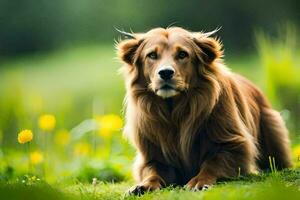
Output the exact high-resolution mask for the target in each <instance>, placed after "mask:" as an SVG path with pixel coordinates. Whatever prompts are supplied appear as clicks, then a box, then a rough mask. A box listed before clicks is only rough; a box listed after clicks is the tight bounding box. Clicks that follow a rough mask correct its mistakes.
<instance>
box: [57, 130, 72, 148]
mask: <svg viewBox="0 0 300 200" xmlns="http://www.w3.org/2000/svg"><path fill="white" fill-rule="evenodd" d="M70 139H71V135H70V133H69V131H67V130H65V129H63V130H59V131H57V132H56V134H55V138H54V141H55V143H56V144H59V145H62V146H63V145H66V144H68V143H69V142H70Z"/></svg>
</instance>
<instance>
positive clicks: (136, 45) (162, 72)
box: [117, 27, 222, 98]
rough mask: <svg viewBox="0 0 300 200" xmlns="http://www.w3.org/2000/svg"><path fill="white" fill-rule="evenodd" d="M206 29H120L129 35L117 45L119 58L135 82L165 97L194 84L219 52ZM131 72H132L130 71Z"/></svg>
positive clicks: (218, 47) (215, 42)
mask: <svg viewBox="0 0 300 200" xmlns="http://www.w3.org/2000/svg"><path fill="white" fill-rule="evenodd" d="M213 33H214V32H210V33H202V32H197V33H195V32H189V31H187V30H185V29H182V28H178V27H172V28H167V29H164V28H156V29H152V30H150V31H149V32H147V33H139V34H131V33H124V34H126V35H127V36H128V37H129V38H128V39H125V40H123V41H121V42H120V43H118V45H117V51H118V52H117V53H118V56H119V58H120V59H121V60H122V61H123V62H125V63H126V70H127V71H128V72H129V73H131V72H132V73H133V74H135V77H134V78H133V77H131V78H132V81H133V82H134V83H136V84H143V85H144V86H145V87H147V88H148V89H150V90H151V91H152V92H154V93H155V94H156V95H158V96H160V97H162V98H169V97H173V96H176V95H178V94H180V93H181V92H184V91H187V90H188V89H189V88H193V87H196V86H197V84H199V82H200V81H201V76H202V75H204V73H209V71H211V70H213V69H210V68H211V66H212V63H213V62H214V61H215V60H217V59H219V58H220V57H221V56H222V50H221V44H220V43H219V41H218V40H216V39H214V38H211V37H210V36H211V34H213ZM134 72H135V73H134Z"/></svg>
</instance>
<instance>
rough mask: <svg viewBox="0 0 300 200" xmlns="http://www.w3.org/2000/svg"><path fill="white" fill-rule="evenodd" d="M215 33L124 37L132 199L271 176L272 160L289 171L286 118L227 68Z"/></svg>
mask: <svg viewBox="0 0 300 200" xmlns="http://www.w3.org/2000/svg"><path fill="white" fill-rule="evenodd" d="M216 31H217V30H216ZM216 31H212V32H208V33H205V32H190V31H188V30H185V29H183V28H180V27H169V28H166V29H165V28H155V29H152V30H150V31H148V32H146V33H126V32H122V34H123V35H125V36H126V37H127V38H126V39H123V40H121V41H119V42H118V43H117V45H116V47H117V55H118V58H119V59H120V60H121V61H122V63H123V66H122V68H121V70H122V72H123V74H124V77H125V85H126V96H125V101H124V102H125V103H124V104H125V113H126V124H125V127H124V134H125V136H126V137H127V138H129V140H130V141H131V142H132V144H133V145H134V147H135V148H136V150H137V157H136V161H135V164H134V170H133V172H134V178H135V179H136V181H137V185H135V186H133V187H132V188H131V189H130V190H129V193H130V194H143V193H144V192H146V191H152V190H157V189H160V188H163V187H166V186H169V185H179V186H185V187H187V188H189V189H191V190H201V189H205V188H207V187H208V186H210V185H213V184H215V183H216V181H217V180H220V179H224V178H225V179H228V178H235V177H238V176H239V175H246V174H250V173H257V172H258V171H261V170H268V169H269V168H270V161H271V162H272V163H273V167H275V166H276V168H277V169H278V170H280V169H284V168H289V167H291V166H292V162H291V155H290V147H289V145H290V141H289V138H288V130H287V128H286V126H285V124H284V121H283V119H282V117H281V116H280V114H279V113H278V112H277V111H275V110H273V109H272V108H271V105H270V103H269V102H268V101H267V99H266V98H265V97H264V95H263V94H262V92H261V91H260V90H259V89H258V88H257V87H256V86H255V85H254V84H252V83H251V82H250V81H248V80H247V79H246V78H244V77H242V76H241V75H238V74H235V73H233V72H231V71H230V70H229V69H228V68H227V67H226V66H225V64H224V61H223V59H222V57H223V47H222V44H221V42H220V40H219V39H217V38H215V37H213V35H214V34H215V33H216ZM274 165H275V166H274Z"/></svg>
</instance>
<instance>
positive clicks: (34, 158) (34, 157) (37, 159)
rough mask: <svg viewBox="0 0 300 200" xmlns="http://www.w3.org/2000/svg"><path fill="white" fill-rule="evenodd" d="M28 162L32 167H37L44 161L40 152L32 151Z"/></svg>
mask: <svg viewBox="0 0 300 200" xmlns="http://www.w3.org/2000/svg"><path fill="white" fill-rule="evenodd" d="M29 158H30V162H31V163H32V164H34V165H38V164H40V163H41V162H43V160H44V156H43V154H42V152H40V151H34V152H31V153H30V156H29Z"/></svg>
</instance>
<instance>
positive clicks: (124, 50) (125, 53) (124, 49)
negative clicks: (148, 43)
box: [117, 39, 140, 65]
mask: <svg viewBox="0 0 300 200" xmlns="http://www.w3.org/2000/svg"><path fill="white" fill-rule="evenodd" d="M139 45H140V42H139V40H137V39H126V40H123V41H121V42H119V43H118V44H117V55H118V57H119V58H120V59H121V60H122V61H123V62H125V63H127V64H129V65H132V64H133V62H134V57H135V53H136V50H137V48H138V47H139Z"/></svg>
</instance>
